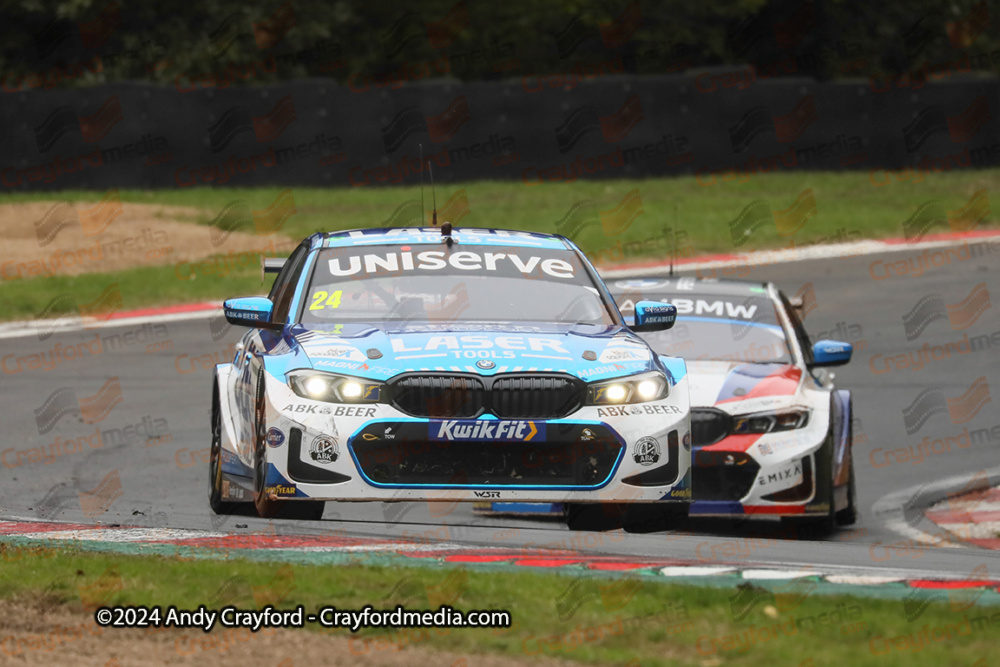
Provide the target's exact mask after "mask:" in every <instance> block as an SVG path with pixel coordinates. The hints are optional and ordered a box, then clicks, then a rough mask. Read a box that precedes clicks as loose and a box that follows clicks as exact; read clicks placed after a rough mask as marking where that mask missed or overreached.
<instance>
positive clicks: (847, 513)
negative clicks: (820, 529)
mask: <svg viewBox="0 0 1000 667" xmlns="http://www.w3.org/2000/svg"><path fill="white" fill-rule="evenodd" d="M848 456H850V457H851V472H850V473H849V476H848V478H847V507H845V508H844V509H842V510H840V511H839V512H837V514H836V521H837V525H838V526H853V525H854V524H855V523H857V521H858V486H857V482H856V481H855V480H854V452H852V451H849V453H848Z"/></svg>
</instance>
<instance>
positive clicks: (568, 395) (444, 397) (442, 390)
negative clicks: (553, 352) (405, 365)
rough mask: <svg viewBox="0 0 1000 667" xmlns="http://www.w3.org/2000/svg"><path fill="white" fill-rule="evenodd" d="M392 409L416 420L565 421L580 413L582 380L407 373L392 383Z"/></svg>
mask: <svg viewBox="0 0 1000 667" xmlns="http://www.w3.org/2000/svg"><path fill="white" fill-rule="evenodd" d="M390 388H391V392H392V404H393V405H394V406H395V407H396V408H397V409H399V410H400V411H402V412H405V413H406V414H409V415H413V416H414V417H431V418H438V419H471V418H474V417H478V416H479V415H481V414H483V413H484V412H491V413H493V414H495V415H496V416H498V417H500V418H502V419H561V418H563V417H567V416H569V415H570V414H572V413H573V412H576V411H577V410H578V409H579V408H580V406H581V405H583V399H584V396H585V392H586V385H585V383H584V382H583V381H582V380H578V379H576V378H573V377H570V376H568V375H562V374H555V373H549V374H543V373H531V374H517V375H515V374H509V373H508V374H504V375H499V376H496V377H479V376H476V375H471V374H469V375H464V374H450V373H423V374H407V375H403V376H400V377H399V378H397V379H395V380H393V381H391V382H390Z"/></svg>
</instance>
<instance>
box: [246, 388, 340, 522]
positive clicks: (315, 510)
mask: <svg viewBox="0 0 1000 667" xmlns="http://www.w3.org/2000/svg"><path fill="white" fill-rule="evenodd" d="M264 405H265V403H264V371H263V369H261V371H260V372H259V373H258V374H257V400H256V402H255V404H254V445H253V461H254V466H253V506H254V509H256V510H257V515H258V516H260V517H262V518H265V519H269V518H275V517H276V518H282V519H306V520H319V519H320V518H322V516H323V509H324V507H325V506H326V503H324V502H322V501H317V500H296V501H294V502H288V501H283V500H277V499H272V498H270V497H269V496H268V494H267V493H266V492H265V487H266V484H267V419H266V414H265V411H264Z"/></svg>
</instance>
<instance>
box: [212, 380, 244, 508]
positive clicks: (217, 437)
mask: <svg viewBox="0 0 1000 667" xmlns="http://www.w3.org/2000/svg"><path fill="white" fill-rule="evenodd" d="M208 505H209V507H211V508H212V511H213V512H215V513H216V514H232V513H233V512H234V511H235V510H236V506H237V503H231V502H227V501H225V500H223V499H222V411H221V410H220V409H219V385H218V384H216V383H213V384H212V446H211V449H210V450H209V460H208Z"/></svg>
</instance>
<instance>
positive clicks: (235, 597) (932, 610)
mask: <svg viewBox="0 0 1000 667" xmlns="http://www.w3.org/2000/svg"><path fill="white" fill-rule="evenodd" d="M0 558H2V561H3V563H4V565H3V567H2V568H0V597H10V596H13V595H17V594H28V595H31V596H38V595H42V594H46V595H48V596H50V597H51V598H53V599H54V600H55V601H57V602H63V603H67V604H71V605H77V606H79V605H80V604H82V603H90V604H91V605H94V604H106V605H111V604H131V605H138V604H143V605H171V604H172V605H177V606H178V607H180V608H186V609H192V608H196V607H197V606H198V605H200V604H205V605H207V606H209V607H210V608H214V609H218V608H220V607H222V606H224V605H225V604H234V605H235V606H237V607H241V608H253V607H255V606H258V607H260V606H263V605H265V604H267V603H269V602H273V603H275V606H276V607H278V608H294V607H295V606H296V605H298V604H302V605H304V606H305V607H306V608H307V610H316V609H318V608H320V607H322V606H331V605H332V606H336V607H337V608H338V609H342V610H343V609H361V608H362V607H364V606H365V605H368V604H371V605H372V606H374V607H375V608H377V609H380V608H394V607H395V605H396V604H397V603H398V604H403V605H404V606H406V607H408V608H410V609H436V608H437V606H438V605H440V604H451V605H452V606H454V607H455V608H456V609H461V610H471V609H479V610H482V609H506V610H509V611H510V612H511V614H512V617H513V621H514V627H512V628H511V629H509V630H486V629H451V630H450V631H448V632H446V633H444V632H437V631H428V632H426V633H423V632H421V631H418V630H401V631H393V630H387V629H372V630H362V631H361V632H360V633H359V634H358V635H356V641H357V642H358V644H357V647H358V649H359V650H363V649H364V646H365V645H364V644H363V643H362V642H363V641H364V640H365V639H368V640H371V641H377V642H381V645H382V646H385V645H386V642H388V643H389V644H393V645H406V644H418V645H423V646H428V647H433V648H441V649H448V650H453V651H462V652H473V653H497V654H504V655H508V656H516V657H527V658H528V659H529V660H530V659H531V658H532V657H534V656H538V655H546V656H552V657H560V658H565V659H568V660H572V661H579V662H584V663H589V664H602V665H603V664H625V663H627V662H629V661H633V660H638V664H641V665H644V666H645V665H682V664H683V665H687V664H701V665H709V666H710V665H721V664H727V665H760V664H775V665H779V664H780V665H798V664H809V665H815V666H822V665H837V666H840V665H845V664H849V665H879V666H881V667H886V666H892V665H911V664H934V665H939V664H954V665H970V664H973V663H976V661H977V660H980V659H981V658H983V657H984V656H987V655H989V654H991V653H993V652H995V651H996V650H997V649H998V648H1000V632H997V628H996V626H995V625H993V623H991V622H990V618H991V616H993V615H994V614H996V609H994V608H989V607H972V608H970V609H966V610H963V611H953V610H952V608H951V607H949V605H948V603H940V604H939V603H932V604H930V606H928V607H927V608H926V609H925V610H924V611H923V613H921V614H920V615H919V618H918V619H917V620H916V621H915V622H912V623H911V622H908V621H907V620H906V615H905V613H904V603H903V602H901V601H899V600H895V601H890V600H871V599H862V598H855V597H849V596H821V595H808V593H809V590H810V589H809V588H808V587H807V586H803V587H802V588H797V589H794V590H788V591H785V593H784V594H779V595H778V597H777V598H775V599H773V600H771V601H770V602H768V601H764V602H761V603H760V604H756V605H751V610H750V612H749V614H747V615H746V617H745V618H742V619H741V620H739V621H736V620H734V618H733V608H734V605H733V603H732V600H731V598H732V597H733V595H734V593H735V589H722V588H710V587H694V586H684V585H677V584H667V583H662V582H660V581H651V580H649V579H624V580H622V579H618V580H612V579H586V580H583V581H582V582H581V584H578V585H579V586H580V587H579V588H578V589H576V590H574V591H570V586H571V585H573V581H574V580H573V579H572V578H570V577H567V576H560V575H556V574H548V573H534V572H509V571H499V570H494V571H476V570H467V569H465V568H461V567H454V566H450V567H432V568H428V567H422V568H400V567H392V568H388V567H373V566H365V565H338V566H329V565H327V566H314V565H275V564H269V563H260V562H250V561H244V560H239V559H234V560H227V561H215V560H192V561H182V560H176V559H168V558H164V557H137V556H119V555H102V554H94V553H89V552H79V551H73V550H68V551H67V550H59V551H48V550H45V549H27V548H20V547H14V546H11V545H4V544H0ZM222 598H224V599H222ZM574 601H579V602H580V603H581V604H580V605H579V607H578V608H577V609H576V610H575V611H574V612H573V613H572V614H571V615H568V616H567V612H568V611H571V610H572V604H571V603H573V602H574ZM561 612H562V613H561ZM560 616H562V619H561V618H560ZM980 617H984V618H985V619H986V621H985V622H984V623H980V622H978V621H977V622H976V623H975V624H971V623H966V620H970V621H971V620H972V619H977V618H980ZM993 618H995V619H998V620H1000V615H997V616H993ZM809 619H811V620H809ZM776 625H777V626H778V627H779V628H781V629H779V630H777V631H774V630H773V628H774V627H775V626H776ZM310 627H312V628H313V630H316V626H312V625H311V626H310ZM938 628H942V629H945V630H944V631H947V630H946V629H947V628H953V629H954V630H953V631H952V632H953V635H954V636H952V637H951V638H945V639H943V640H938V641H934V640H932V639H929V640H927V641H926V643H925V644H923V645H921V647H920V649H919V650H912V648H911V649H910V650H903V649H902V648H901V647H903V646H904V644H903V642H905V641H907V640H905V639H899V638H901V637H906V636H910V635H916V636H919V635H920V633H921V632H923V631H924V630H925V629H928V630H929V631H930V636H931V637H933V636H934V635H935V634H937V635H938V636H939V637H941V636H942V635H940V633H936V632H935V631H936V629H938ZM336 632H338V633H341V634H343V635H344V636H348V635H349V633H348V632H347V631H344V630H337V631H336ZM956 633H957V634H956ZM748 637H749V638H753V642H752V645H751V644H748V641H749V640H748ZM887 639H892V640H893V641H888V640H887ZM807 660H811V662H804V661H807ZM631 664H635V663H631Z"/></svg>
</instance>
